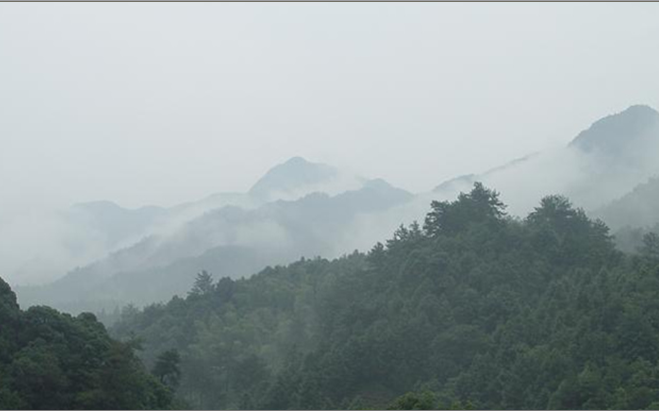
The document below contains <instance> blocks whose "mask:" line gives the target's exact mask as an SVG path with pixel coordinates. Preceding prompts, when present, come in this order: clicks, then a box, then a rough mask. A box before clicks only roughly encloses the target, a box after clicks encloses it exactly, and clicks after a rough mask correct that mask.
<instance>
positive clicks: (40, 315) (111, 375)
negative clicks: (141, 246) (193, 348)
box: [0, 279, 185, 410]
mask: <svg viewBox="0 0 659 411" xmlns="http://www.w3.org/2000/svg"><path fill="white" fill-rule="evenodd" d="M135 348H138V347H136V343H135V342H120V341H116V340H113V339H111V338H110V337H109V336H108V333H107V331H106V329H105V326H103V324H101V323H100V322H98V321H97V320H96V318H95V317H94V315H92V314H90V313H84V314H80V315H79V316H77V317H72V316H70V315H68V314H60V313H59V312H57V311H55V310H53V309H52V308H49V307H45V306H36V307H31V308H30V309H28V310H27V311H21V310H20V308H19V306H18V304H17V302H16V295H15V294H14V292H13V291H12V290H11V289H10V288H9V285H7V283H5V282H4V281H3V280H2V279H0V409H51V410H55V409H167V408H171V407H174V408H180V407H181V406H184V405H185V404H183V403H180V402H177V401H175V400H174V398H173V388H175V386H173V385H171V384H170V381H169V380H166V379H167V378H170V376H175V371H174V370H172V367H174V368H176V367H178V365H177V363H176V361H173V360H169V361H167V360H168V358H167V357H166V356H161V358H160V361H157V362H156V367H155V368H154V374H151V373H149V372H148V371H147V370H146V369H145V368H144V365H143V364H142V362H141V361H140V360H139V359H138V358H137V356H136V355H135ZM167 364H169V366H170V367H169V368H163V365H167ZM163 380H164V381H163ZM161 381H163V382H164V383H165V384H163V383H162V382H161Z"/></svg>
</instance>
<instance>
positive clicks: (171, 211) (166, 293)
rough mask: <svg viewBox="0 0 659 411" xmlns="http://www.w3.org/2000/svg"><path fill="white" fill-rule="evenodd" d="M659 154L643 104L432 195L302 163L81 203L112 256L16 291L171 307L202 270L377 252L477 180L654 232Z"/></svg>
mask: <svg viewBox="0 0 659 411" xmlns="http://www.w3.org/2000/svg"><path fill="white" fill-rule="evenodd" d="M658 149H659V113H657V112H656V111H655V110H654V109H652V108H650V107H647V106H632V107H629V108H628V109H627V110H625V111H623V112H621V113H617V114H614V115H610V116H607V117H604V118H602V119H601V120H599V121H597V122H595V123H594V124H593V125H591V126H590V127H589V128H587V129H586V130H584V131H583V132H581V133H580V134H579V135H578V136H576V138H574V139H573V140H572V142H571V143H570V144H569V145H568V146H566V147H563V148H561V149H558V150H550V151H547V152H541V153H535V154H531V155H529V156H526V157H523V158H521V159H517V160H514V161H511V162H509V163H507V164H504V165H502V166H500V167H497V168H495V169H492V170H489V171H486V172H483V173H479V174H471V175H465V176H460V177H457V178H454V179H451V180H449V181H446V182H442V183H441V184H439V185H438V186H437V187H436V188H435V189H434V190H432V191H431V192H427V193H417V194H413V193H409V192H407V191H405V190H402V189H400V188H396V187H393V186H391V185H390V184H388V183H387V182H386V181H384V180H381V179H366V178H363V177H359V176H351V175H347V174H345V173H342V172H341V171H340V170H338V169H336V168H334V167H332V166H329V165H325V164H317V163H312V162H309V161H306V160H304V159H302V158H300V157H294V158H292V159H290V160H288V161H287V162H285V163H283V164H280V165H277V166H275V167H273V168H272V169H271V170H270V171H268V172H267V173H266V174H265V175H264V176H263V177H262V178H261V179H260V180H258V181H257V182H256V183H255V184H254V186H253V187H252V188H251V189H250V190H249V191H248V192H247V193H219V194H214V195H211V196H209V197H207V198H205V199H203V200H200V201H194V202H190V203H186V204H181V205H178V206H175V207H171V208H162V207H143V208H140V209H136V210H128V209H124V208H122V207H119V206H118V205H116V204H114V203H111V202H105V201H103V202H93V203H83V204H78V205H75V206H73V207H72V208H71V209H70V210H67V211H66V212H64V213H63V216H64V220H65V221H66V224H68V225H70V226H72V227H76V230H78V231H83V232H86V231H89V232H92V233H95V234H94V236H95V239H96V240H97V241H96V242H94V244H101V246H99V249H100V250H101V251H100V252H101V253H102V250H106V252H105V255H104V256H101V257H100V258H95V259H94V260H95V261H93V262H91V263H87V264H84V265H82V266H81V267H78V268H75V269H73V270H71V271H69V272H68V273H67V274H66V275H63V276H62V277H61V278H59V279H57V280H56V281H54V282H52V283H49V284H46V285H42V286H31V287H16V292H17V294H18V297H19V300H20V302H21V304H22V305H23V306H28V305H32V304H47V305H51V306H53V307H55V308H59V309H62V310H66V311H70V312H78V311H82V310H91V311H98V310H100V309H106V310H112V309H114V308H115V307H120V306H123V305H126V304H128V303H134V304H139V305H141V304H146V303H150V302H155V301H161V300H166V299H169V298H170V297H171V296H172V295H174V294H182V293H185V292H186V291H187V290H188V289H189V288H190V285H191V284H192V282H193V280H194V276H195V274H196V273H197V272H198V271H200V270H203V269H205V270H208V271H210V272H211V273H213V274H214V275H215V276H216V277H224V276H229V277H233V278H237V277H242V276H249V275H251V274H252V273H254V272H257V271H258V270H260V269H262V268H263V267H265V266H267V265H276V264H285V263H288V262H290V261H293V260H295V259H298V258H300V257H302V256H304V257H313V256H323V257H327V258H331V257H336V256H339V255H342V254H346V253H350V252H351V251H353V250H354V249H360V250H364V249H366V248H370V247H371V246H372V245H373V244H375V243H376V242H377V241H379V240H381V239H382V238H386V237H387V236H388V235H389V234H390V233H391V232H392V230H393V229H394V228H395V227H397V226H398V225H400V224H401V223H405V224H408V223H410V222H411V221H413V220H419V221H421V219H422V218H423V215H424V213H425V211H426V210H427V207H428V204H429V203H430V201H431V200H433V199H436V200H444V199H450V198H454V197H455V196H456V195H457V194H458V193H459V192H460V191H468V190H469V189H470V187H471V186H472V184H473V183H474V182H475V181H481V182H483V183H484V184H485V185H486V186H489V187H491V188H493V189H496V190H498V191H500V192H502V199H503V200H504V202H505V203H507V204H509V209H508V212H509V213H510V214H512V215H522V214H524V213H526V212H528V211H530V209H531V208H532V207H533V206H535V205H536V204H538V201H539V199H540V198H541V197H543V196H545V195H547V194H552V193H557V194H564V195H566V196H568V197H569V198H570V199H571V200H572V201H573V202H574V203H575V205H576V206H579V207H583V208H584V209H585V210H586V211H588V212H590V213H591V214H592V215H593V216H596V217H600V218H602V219H603V220H604V221H605V222H607V223H608V224H609V225H610V226H611V227H612V228H614V229H619V228H622V227H625V226H636V227H640V226H650V225H654V224H656V223H657V222H658V221H659V212H657V211H655V210H657V207H656V206H657V205H659V194H658V193H659V180H657V179H653V178H654V177H655V176H657V175H659V164H656V162H653V161H652V157H653V156H654V155H655V154H656V152H657V151H658ZM438 161H441V158H438ZM99 239H100V240H99ZM81 247H82V248H84V247H85V242H84V241H80V242H79V243H77V244H74V246H73V247H70V252H71V253H79V254H80V255H83V254H85V250H81V249H80V248H81ZM25 267H26V268H29V265H26V266H25ZM26 268H24V269H26ZM71 268H72V267H71Z"/></svg>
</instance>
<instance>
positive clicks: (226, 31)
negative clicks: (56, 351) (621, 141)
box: [0, 3, 659, 213]
mask: <svg viewBox="0 0 659 411" xmlns="http://www.w3.org/2000/svg"><path fill="white" fill-rule="evenodd" d="M658 21H659V4H649V3H627V4H625V3H599V4H593V3H577V4H570V3H492V4H486V3H467V4H464V3H463V4H459V3H379V4H374V3H352V4H351V3H242V4H241V3H188V4H186V3H57V4H53V3H29V4H20V3H2V4H0V208H2V209H3V210H2V212H4V213H11V210H18V209H23V208H25V207H35V206H36V205H39V206H43V205H58V206H61V205H66V204H70V203H74V202H80V201H90V200H100V199H108V200H113V201H115V202H117V203H119V204H121V205H123V206H127V207H136V206H140V205H144V204H156V205H164V206H167V205H173V204H176V203H180V202H184V201H189V200H193V199H198V198H201V197H204V196H206V195H208V194H210V193H214V192H219V191H246V190H247V189H248V188H249V187H250V186H251V185H252V184H253V183H254V182H255V180H256V179H257V178H258V177H260V176H261V175H262V174H263V173H264V172H265V171H266V170H267V169H268V168H270V167H271V166H272V165H274V164H276V163H279V162H282V161H284V160H286V159H287V158H289V157H292V156H295V155H300V156H303V157H305V158H307V159H309V160H312V161H321V162H326V163H329V164H333V165H336V166H338V167H341V168H345V169H348V170H351V171H354V172H357V173H360V174H363V175H366V176H369V177H383V178H385V179H386V180H388V181H390V182H391V183H393V184H395V185H397V186H400V187H403V188H406V189H408V190H412V191H425V190H430V189H431V188H433V187H434V186H436V185H437V184H439V183H440V182H442V181H443V180H445V179H448V178H451V177H454V176H456V175H460V174H465V173H472V172H480V171H484V170H485V169H488V168H490V167H494V166H497V165H500V164H502V163H504V162H506V161H508V160H510V159H513V158H516V157H519V156H523V155H525V154H527V153H530V152H534V151H538V150H542V149H545V148H549V147H553V146H556V145H562V144H565V143H567V142H568V141H569V140H570V139H571V138H573V137H574V136H575V135H576V134H577V133H578V132H579V131H580V130H581V129H583V128H585V127H587V126H588V125H589V124H590V123H592V122H593V121H595V120H597V119H598V118H600V117H602V116H605V115H607V114H611V113H613V112H617V111H621V110H623V109H625V108H626V107H627V106H629V105H631V104H636V103H643V104H650V105H652V106H654V107H655V108H657V107H659V79H658V76H659V75H658V74H657V73H659V54H658V53H657V50H659V24H657V22H658Z"/></svg>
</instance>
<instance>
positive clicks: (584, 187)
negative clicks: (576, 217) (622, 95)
mask: <svg viewBox="0 0 659 411" xmlns="http://www.w3.org/2000/svg"><path fill="white" fill-rule="evenodd" d="M657 152H659V113H657V112H656V111H655V110H654V109H652V108H650V107H648V106H641V105H637V106H631V107H629V108H627V109H626V110H624V111H622V112H620V113H616V114H613V115H610V116H607V117H604V118H602V119H600V120H598V121H596V122H595V123H593V124H592V125H591V126H590V127H589V128H587V129H586V130H584V131H582V132H581V133H579V135H577V136H576V137H575V138H574V139H573V140H572V142H571V143H570V144H568V146H567V147H564V148H561V149H558V150H549V151H545V152H540V153H536V154H533V155H530V156H526V157H524V158H521V159H518V160H515V161H512V162H510V163H508V164H506V165H504V166H502V167H497V168H495V169H492V170H489V171H486V172H484V173H480V174H476V175H469V176H464V177H460V178H458V179H454V180H451V181H449V182H447V183H443V184H441V185H440V186H438V187H437V188H436V189H435V190H434V191H433V193H434V194H435V195H436V196H437V197H438V198H445V199H446V198H452V197H454V196H455V195H457V194H458V192H459V191H461V190H465V189H467V188H468V186H469V185H470V184H472V183H473V182H474V181H482V182H484V183H485V184H487V185H488V186H490V187H493V188H495V189H497V190H499V191H501V192H503V193H504V197H502V198H503V199H504V200H505V201H506V202H507V203H508V204H509V205H510V211H511V212H512V213H513V214H516V215H523V214H525V213H527V212H529V211H530V210H531V209H532V207H533V205H534V204H537V202H538V201H539V200H540V198H541V197H542V196H543V195H545V194H546V193H557V194H563V195H567V196H569V197H570V198H571V199H572V200H573V201H574V202H575V204H577V205H578V206H580V207H584V208H585V209H588V210H594V209H597V208H600V207H602V206H604V205H605V204H607V203H608V202H610V201H613V200H615V199H616V198H619V197H621V196H623V195H624V194H626V193H627V192H628V191H629V190H630V189H631V188H632V187H635V186H636V185H638V184H641V183H643V182H645V181H647V179H648V178H650V177H652V176H654V175H657V174H658V173H659V163H657V162H656V158H655V157H656V153H657Z"/></svg>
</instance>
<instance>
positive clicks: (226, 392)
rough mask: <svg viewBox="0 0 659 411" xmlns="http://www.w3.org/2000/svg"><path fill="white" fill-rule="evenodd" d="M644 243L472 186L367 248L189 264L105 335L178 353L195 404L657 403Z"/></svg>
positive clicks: (650, 241)
mask: <svg viewBox="0 0 659 411" xmlns="http://www.w3.org/2000/svg"><path fill="white" fill-rule="evenodd" d="M657 239H658V237H657V236H656V235H652V234H648V235H645V236H644V238H643V242H642V244H641V247H640V249H639V250H638V253H635V254H633V255H632V254H625V253H622V252H620V251H618V250H617V249H616V248H615V246H614V241H613V238H612V236H611V235H610V233H609V229H608V228H607V227H606V225H605V224H604V223H602V222H601V221H599V220H595V221H594V220H591V219H589V218H588V217H587V216H586V214H585V213H584V212H583V211H582V210H581V209H576V208H574V207H573V206H572V205H571V204H570V202H569V201H568V200H567V199H566V198H564V197H561V196H548V197H546V198H544V199H543V200H542V201H541V203H540V204H539V205H538V206H537V207H536V208H535V210H534V211H533V212H532V213H530V214H529V215H528V216H527V217H526V218H524V219H519V218H513V217H511V216H508V215H507V214H506V213H505V205H504V204H502V203H501V201H500V200H499V198H498V194H497V193H496V192H494V191H491V190H489V189H487V188H485V187H483V186H482V185H481V184H479V183H476V184H475V185H474V187H473V190H472V191H471V192H469V193H463V194H461V195H460V196H459V197H458V198H457V200H455V201H452V202H433V203H432V204H431V210H430V212H429V213H428V214H427V217H426V219H425V221H424V222H423V224H422V225H420V224H417V223H414V224H412V225H410V226H407V227H404V226H401V227H400V228H399V229H398V230H397V231H396V232H395V233H394V234H393V237H392V238H391V239H389V240H388V241H386V242H385V244H380V243H378V244H376V245H375V246H374V247H373V248H372V249H371V250H370V251H369V252H368V253H365V254H364V253H359V252H354V253H353V254H351V255H347V256H344V257H342V258H339V259H336V260H333V261H328V260H325V259H321V258H315V259H304V258H303V259H301V260H299V261H297V262H295V263H293V264H290V265H288V266H286V267H281V266H277V267H268V268H266V269H265V270H263V271H261V272H260V273H258V274H256V275H254V276H252V277H251V278H248V279H241V280H232V279H230V278H226V277H224V278H221V279H220V280H219V281H214V280H213V277H212V276H211V275H210V274H208V273H206V272H202V273H200V274H199V275H198V277H197V281H196V283H195V284H194V287H193V288H192V290H191V291H190V293H189V294H188V295H187V297H185V298H180V297H174V298H172V299H171V301H169V302H168V303H166V304H155V305H150V306H148V307H146V308H144V309H143V310H136V309H134V308H132V307H130V308H127V309H125V310H124V311H123V313H122V318H121V320H120V321H119V322H118V323H116V324H115V325H114V326H113V328H112V330H111V332H112V333H113V334H114V335H115V336H116V337H118V338H120V339H124V340H130V339H132V340H135V339H136V338H137V339H140V340H141V341H142V342H143V345H144V351H142V352H141V354H140V355H141V356H142V357H143V359H144V360H145V362H146V363H147V364H149V365H153V364H156V363H157V362H158V359H159V358H160V360H162V357H163V355H164V354H163V353H170V355H171V354H172V353H176V354H180V361H181V375H180V381H179V383H178V391H177V392H178V396H179V397H180V398H181V399H183V400H185V401H186V402H187V403H188V404H189V405H190V406H191V407H193V408H247V409H249V408H267V409H284V408H302V409H318V408H326V409H328V408H329V409H331V408H383V407H390V408H500V409H541V408H547V407H549V408H560V409H565V408H568V409H575V408H617V409H629V408H633V409H637V408H638V409H645V408H654V407H658V406H659V363H658V362H657V360H658V359H659V241H658V240H657Z"/></svg>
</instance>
